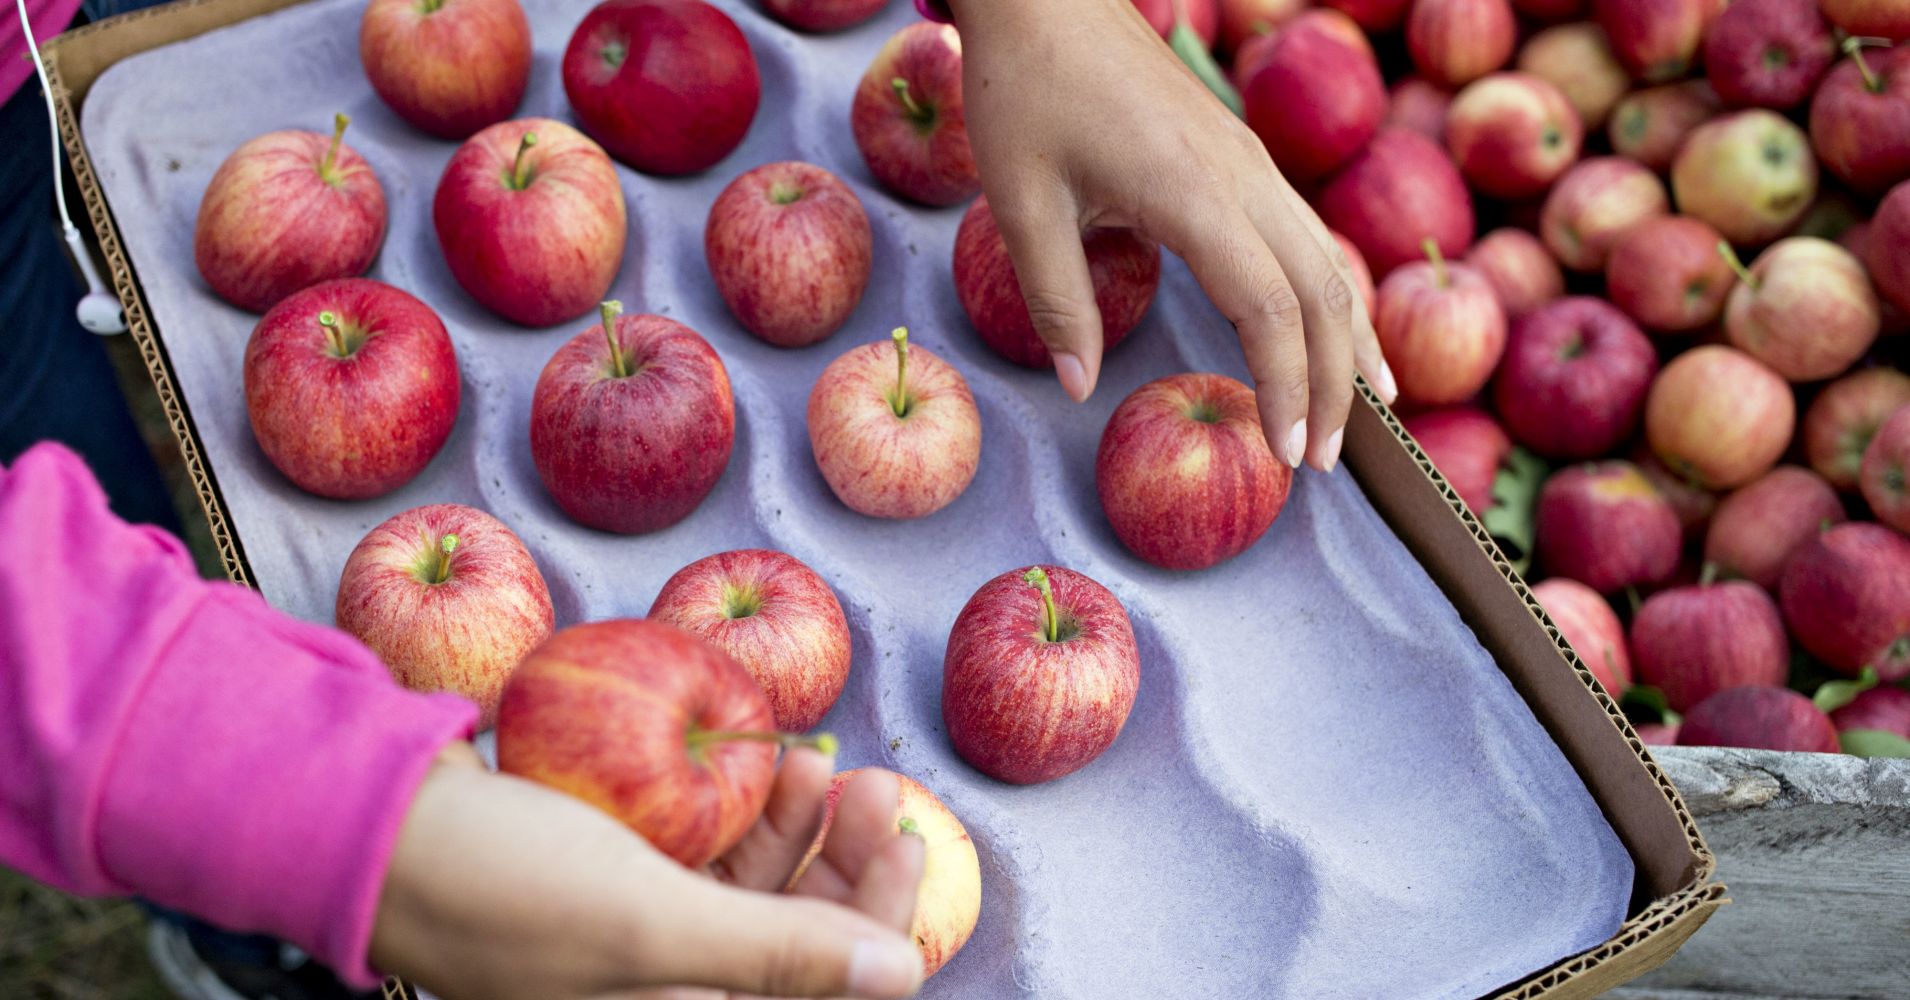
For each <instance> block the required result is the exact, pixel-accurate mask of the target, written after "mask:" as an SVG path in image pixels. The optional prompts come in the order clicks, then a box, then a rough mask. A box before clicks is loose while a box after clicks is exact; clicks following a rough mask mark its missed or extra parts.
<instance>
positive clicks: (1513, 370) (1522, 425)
mask: <svg viewBox="0 0 1910 1000" xmlns="http://www.w3.org/2000/svg"><path fill="white" fill-rule="evenodd" d="M1657 373H1658V354H1657V352H1656V351H1655V350H1654V349H1653V348H1652V344H1651V340H1650V339H1649V338H1647V337H1646V336H1645V334H1644V332H1643V331H1641V330H1639V329H1638V327H1637V326H1636V325H1634V324H1633V323H1632V321H1631V320H1630V319H1629V318H1627V317H1626V316H1625V314H1624V313H1622V312H1619V311H1618V309H1617V307H1615V306H1613V305H1612V304H1611V303H1609V302H1606V301H1605V300H1604V299H1598V298H1593V297H1591V296H1589V295H1573V296H1569V297H1567V298H1562V299H1559V300H1557V301H1556V302H1549V303H1547V304H1545V305H1544V306H1541V307H1539V308H1538V309H1535V310H1533V311H1532V312H1530V313H1527V314H1526V315H1525V316H1523V317H1521V318H1520V319H1519V321H1518V322H1516V323H1514V324H1512V331H1511V335H1510V336H1509V337H1508V338H1507V340H1506V349H1505V357H1504V360H1503V361H1501V362H1500V364H1499V370H1498V373H1497V375H1495V376H1494V382H1493V393H1492V398H1493V404H1494V406H1495V407H1496V408H1497V410H1498V411H1499V419H1500V420H1502V421H1504V423H1505V429H1506V430H1507V431H1508V432H1509V433H1510V434H1511V435H1512V438H1513V440H1515V441H1518V442H1519V443H1520V444H1522V445H1524V446H1526V447H1527V448H1529V449H1531V450H1532V451H1534V452H1536V453H1538V454H1540V455H1543V456H1545V457H1546V458H1555V459H1590V458H1597V457H1598V456H1600V455H1607V454H1610V453H1612V452H1613V451H1615V450H1617V448H1618V446H1619V445H1621V444H1623V443H1624V442H1625V441H1626V440H1627V439H1629V438H1630V437H1631V436H1632V432H1633V431H1635V430H1636V429H1637V428H1638V413H1639V410H1640V409H1641V408H1642V407H1643V406H1644V403H1645V393H1646V391H1647V390H1649V389H1650V388H1651V379H1652V376H1654V375H1656V374H1657Z"/></svg>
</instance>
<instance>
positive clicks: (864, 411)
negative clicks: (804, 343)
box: [808, 326, 982, 519]
mask: <svg viewBox="0 0 1910 1000" xmlns="http://www.w3.org/2000/svg"><path fill="white" fill-rule="evenodd" d="M889 340H890V342H889V343H887V344H883V343H874V344H864V345H862V346H861V347H857V348H853V349H851V350H850V351H849V352H848V353H846V354H844V355H842V356H841V357H839V358H837V359H836V360H834V361H831V362H830V363H829V367H827V368H824V369H823V370H822V374H821V375H820V376H819V377H817V379H816V385H815V387H814V388H813V389H811V390H810V391H809V409H808V424H809V447H810V450H811V452H812V453H814V455H815V457H816V468H817V469H819V470H821V472H822V478H823V480H824V481H825V482H827V483H828V484H829V489H830V491H831V492H833V493H835V495H836V498H837V499H839V500H841V501H842V502H843V503H844V504H845V505H847V506H848V507H849V509H850V510H853V511H856V512H857V513H860V514H867V515H868V516H870V517H886V518H903V519H906V518H916V517H927V516H928V515H930V514H933V513H935V512H936V511H938V510H941V509H942V508H943V507H946V506H948V505H949V504H951V503H954V502H955V498H956V497H958V496H961V495H962V491H963V490H966V489H967V488H968V484H969V482H971V481H972V480H973V479H974V478H975V469H976V467H977V466H978V465H979V464H980V463H981V450H982V421H981V412H980V411H979V410H977V409H976V408H975V397H974V396H973V395H971V394H970V393H969V391H968V381H967V380H966V379H964V378H962V373H961V372H958V371H956V370H955V368H954V366H953V365H950V364H949V363H948V362H946V361H943V360H942V359H941V358H939V357H936V356H935V355H934V354H932V353H930V352H929V351H928V350H927V349H926V348H923V347H919V346H914V347H912V346H910V344H909V332H908V329H907V328H906V327H899V326H898V327H896V328H895V330H894V331H892V332H891V333H890V334H889Z"/></svg>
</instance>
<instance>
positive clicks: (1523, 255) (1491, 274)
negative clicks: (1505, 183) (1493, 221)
mask: <svg viewBox="0 0 1910 1000" xmlns="http://www.w3.org/2000/svg"><path fill="white" fill-rule="evenodd" d="M1466 263H1467V264H1470V265H1472V267H1473V269H1474V270H1477V271H1478V272H1479V273H1480V274H1482V275H1484V276H1485V279H1486V281H1488V282H1490V283H1491V285H1492V290H1493V291H1494V292H1496V293H1497V294H1498V296H1499V305H1500V307H1502V308H1503V309H1504V310H1505V315H1506V318H1507V319H1509V320H1516V319H1518V318H1519V317H1521V316H1524V315H1525V314H1527V313H1529V312H1531V311H1532V310H1534V309H1537V308H1538V307H1540V306H1542V305H1544V304H1546V303H1547V302H1550V301H1552V300H1553V299H1556V298H1558V297H1559V296H1561V295H1564V294H1565V275H1564V274H1562V273H1560V271H1559V264H1558V261H1557V260H1555V259H1554V258H1553V257H1552V252H1551V251H1549V250H1547V249H1545V244H1543V243H1541V242H1539V238H1538V237H1536V236H1534V235H1532V234H1531V233H1528V232H1526V231H1525V230H1523V229H1513V228H1511V227H1507V228H1504V229H1495V230H1493V231H1492V232H1489V233H1487V234H1485V235H1484V236H1481V237H1480V238H1479V242H1477V243H1475V244H1473V245H1472V252H1471V253H1468V254H1466Z"/></svg>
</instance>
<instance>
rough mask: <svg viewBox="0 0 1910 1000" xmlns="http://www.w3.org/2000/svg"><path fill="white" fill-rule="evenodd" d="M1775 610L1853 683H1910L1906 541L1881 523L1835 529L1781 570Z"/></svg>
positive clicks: (1908, 556) (1815, 653) (1908, 550)
mask: <svg viewBox="0 0 1910 1000" xmlns="http://www.w3.org/2000/svg"><path fill="white" fill-rule="evenodd" d="M1778 603H1779V604H1781V605H1782V606H1783V608H1784V621H1785V623H1787V624H1788V625H1790V627H1791V635H1793V636H1795V637H1796V638H1797V641H1798V644H1799V645H1802V646H1803V647H1804V648H1805V649H1807V650H1809V651H1810V653H1811V655H1812V656H1815V657H1817V658H1818V659H1820V660H1822V661H1824V663H1826V664H1827V665H1829V666H1831V667H1832V668H1835V669H1836V670H1838V671H1841V672H1843V673H1845V674H1848V675H1850V676H1852V677H1855V676H1857V675H1858V674H1860V673H1862V672H1863V669H1864V668H1865V667H1875V668H1876V670H1877V676H1879V677H1881V678H1883V679H1884V680H1885V681H1890V682H1895V681H1899V680H1902V679H1904V678H1905V677H1910V539H1905V538H1904V537H1903V536H1902V535H1900V534H1897V533H1896V532H1894V531H1891V530H1890V529H1889V528H1886V527H1884V526H1883V525H1881V524H1870V523H1866V522H1850V523H1847V524H1839V525H1836V526H1834V527H1832V528H1830V529H1829V530H1826V531H1823V532H1821V533H1819V534H1818V535H1817V536H1816V537H1815V538H1812V539H1811V540H1810V541H1807V542H1805V543H1804V544H1803V545H1800V546H1798V548H1797V551H1796V552H1794V553H1792V554H1791V558H1790V560H1789V561H1788V562H1786V563H1785V564H1784V573H1783V576H1782V577H1781V579H1780V580H1779V582H1778Z"/></svg>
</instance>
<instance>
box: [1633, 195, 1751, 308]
mask: <svg viewBox="0 0 1910 1000" xmlns="http://www.w3.org/2000/svg"><path fill="white" fill-rule="evenodd" d="M1721 244H1722V245H1728V244H1724V237H1722V236H1719V235H1718V231H1717V230H1715V229H1713V228H1711V227H1710V226H1709V225H1706V224H1705V223H1704V222H1703V221H1702V220H1699V219H1694V218H1691V217H1690V216H1688V215H1660V216H1655V217H1653V218H1650V219H1646V220H1644V221H1643V222H1640V223H1638V224H1637V225H1635V226H1633V227H1631V228H1630V229H1629V230H1627V231H1626V232H1625V234H1624V235H1623V236H1621V237H1620V238H1619V240H1618V242H1617V243H1614V244H1613V245H1612V250H1611V255H1610V256H1609V257H1608V258H1606V260H1605V294H1606V295H1607V296H1609V297H1610V298H1611V300H1612V302H1613V303H1614V304H1615V305H1617V306H1618V307H1619V308H1620V309H1623V310H1625V312H1626V314H1627V315H1629V316H1631V318H1633V319H1635V320H1637V321H1638V322H1639V323H1640V324H1641V325H1643V326H1644V327H1646V328H1647V329H1650V330H1655V331H1658V332H1660V333H1689V332H1691V331H1693V330H1698V329H1702V328H1704V327H1706V326H1709V325H1710V324H1711V323H1712V322H1714V321H1715V320H1717V318H1718V316H1719V315H1720V314H1722V313H1723V312H1724V302H1725V298H1726V296H1728V295H1730V294H1731V289H1732V286H1734V285H1736V284H1737V274H1736V272H1735V271H1733V270H1732V268H1731V264H1730V261H1728V260H1727V259H1726V258H1725V257H1724V256H1723V255H1721V254H1720V253H1719V252H1718V247H1719V246H1720V245H1721Z"/></svg>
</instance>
